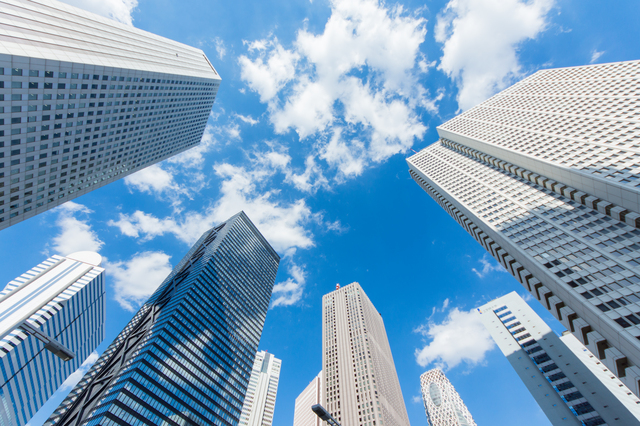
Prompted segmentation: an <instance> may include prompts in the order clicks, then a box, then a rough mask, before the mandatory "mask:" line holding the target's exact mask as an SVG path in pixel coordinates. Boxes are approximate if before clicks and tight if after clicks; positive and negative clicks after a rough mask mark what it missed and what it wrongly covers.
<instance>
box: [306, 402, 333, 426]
mask: <svg viewBox="0 0 640 426" xmlns="http://www.w3.org/2000/svg"><path fill="white" fill-rule="evenodd" d="M311 409H312V410H313V412H314V413H316V415H317V416H318V417H320V420H324V421H325V422H327V423H329V425H330V426H340V423H338V422H337V421H336V419H334V418H333V417H331V414H329V412H328V411H327V410H325V408H324V407H323V406H322V405H320V404H316V405H314V406H313V407H311Z"/></svg>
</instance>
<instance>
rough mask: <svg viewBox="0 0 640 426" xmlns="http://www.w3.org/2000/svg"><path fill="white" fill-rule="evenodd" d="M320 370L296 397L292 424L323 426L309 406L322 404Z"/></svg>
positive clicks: (298, 425) (295, 425) (297, 425)
mask: <svg viewBox="0 0 640 426" xmlns="http://www.w3.org/2000/svg"><path fill="white" fill-rule="evenodd" d="M323 388H324V387H323V382H322V371H320V372H319V373H318V375H317V376H316V377H315V378H314V379H313V380H312V381H311V383H309V385H308V386H307V387H306V388H305V389H304V390H303V391H302V393H301V394H300V395H298V397H297V398H296V405H295V412H294V413H293V426H323V425H322V421H321V420H320V417H318V416H317V415H316V413H314V412H313V411H311V407H313V406H314V405H316V404H322V390H323Z"/></svg>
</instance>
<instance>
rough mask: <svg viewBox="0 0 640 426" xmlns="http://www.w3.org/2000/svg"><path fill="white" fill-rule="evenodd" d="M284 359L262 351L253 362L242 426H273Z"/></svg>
mask: <svg viewBox="0 0 640 426" xmlns="http://www.w3.org/2000/svg"><path fill="white" fill-rule="evenodd" d="M281 365H282V361H281V360H279V359H278V358H276V357H274V356H273V355H271V354H270V353H269V352H265V351H260V352H258V353H257V354H256V360H255V361H254V362H253V370H252V371H251V379H249V387H248V388H247V394H246V396H245V398H244V405H243V406H242V414H241V415H240V423H239V425H240V426H271V425H272V424H273V410H274V409H275V407H276V395H277V393H278V380H280V367H281Z"/></svg>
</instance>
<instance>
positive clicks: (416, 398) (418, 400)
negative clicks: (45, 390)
mask: <svg viewBox="0 0 640 426" xmlns="http://www.w3.org/2000/svg"><path fill="white" fill-rule="evenodd" d="M411 402H413V403H414V404H419V403H421V402H422V397H421V396H420V395H414V396H413V397H411Z"/></svg>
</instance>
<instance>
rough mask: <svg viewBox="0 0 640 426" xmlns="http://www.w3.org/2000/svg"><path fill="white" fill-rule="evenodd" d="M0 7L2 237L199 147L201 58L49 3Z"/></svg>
mask: <svg viewBox="0 0 640 426" xmlns="http://www.w3.org/2000/svg"><path fill="white" fill-rule="evenodd" d="M0 9H1V10H2V14H0V33H1V34H2V35H1V36H0V40H1V43H0V229H3V228H6V227H8V226H10V225H13V224H15V223H18V222H20V221H22V220H24V219H27V218H29V217H32V216H34V215H36V214H38V213H42V212H44V211H46V210H48V209H50V208H53V207H55V206H57V205H60V204H62V203H64V202H65V201H67V200H72V199H74V198H77V197H79V196H80V195H83V194H86V193H87V192H89V191H92V190H94V189H96V188H100V187H101V186H104V185H106V184H108V183H110V182H113V181H115V180H117V179H120V178H122V177H124V176H127V175H129V174H131V173H135V172H136V171H138V170H140V169H142V168H144V167H146V166H149V165H151V164H154V163H157V162H159V161H162V160H164V159H166V158H169V157H171V156H174V155H176V154H178V153H180V152H182V151H185V150H187V149H189V148H191V147H193V146H195V145H197V144H198V143H200V140H201V138H202V135H203V132H204V129H205V125H206V123H207V119H208V117H209V112H210V111H211V107H212V105H213V102H214V100H215V97H216V93H217V90H218V87H219V84H220V76H219V75H218V73H217V72H216V70H215V69H214V68H213V66H212V65H211V63H209V60H208V59H207V57H206V56H205V55H204V53H203V52H202V50H200V49H196V48H193V47H190V46H186V45H184V44H181V43H177V42H175V41H172V40H168V39H166V38H163V37H159V36H157V35H154V34H150V33H148V32H146V31H142V30H139V29H136V28H134V27H132V26H129V25H124V24H120V23H118V22H115V21H113V20H111V19H107V18H103V17H101V16H98V15H95V14H92V13H89V12H86V11H85V10H82V9H78V8H75V7H72V6H69V5H67V4H65V3H60V2H58V1H55V0H0Z"/></svg>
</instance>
